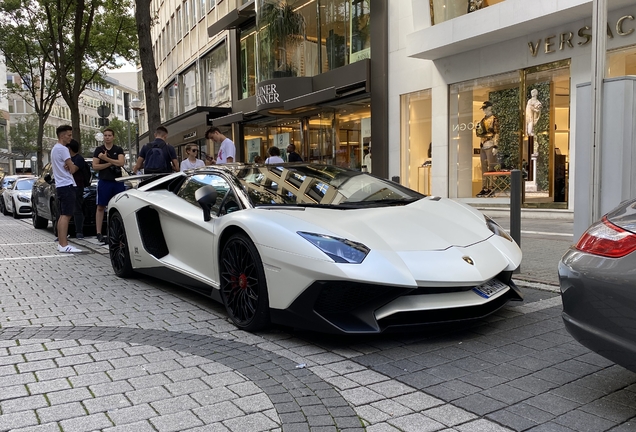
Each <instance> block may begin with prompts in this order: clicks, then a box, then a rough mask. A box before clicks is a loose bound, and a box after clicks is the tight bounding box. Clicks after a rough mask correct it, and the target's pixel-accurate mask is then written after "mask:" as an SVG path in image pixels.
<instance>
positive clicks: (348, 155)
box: [244, 99, 373, 172]
mask: <svg viewBox="0 0 636 432" xmlns="http://www.w3.org/2000/svg"><path fill="white" fill-rule="evenodd" d="M244 137H245V138H244V139H245V150H246V153H245V154H246V155H247V161H248V162H253V161H254V159H255V158H256V156H260V157H262V158H263V160H265V159H266V158H267V149H268V148H269V147H270V146H276V147H278V148H279V149H280V152H281V157H282V158H283V159H284V160H287V145H289V144H294V145H295V146H296V151H297V152H298V153H299V154H300V155H301V157H302V158H303V160H304V161H306V162H314V163H323V164H326V165H338V166H342V167H347V168H352V169H358V170H362V169H363V165H364V166H365V169H366V171H368V172H371V171H372V169H373V167H372V159H371V157H372V156H371V151H372V150H371V106H370V100H369V99H362V100H358V101H352V102H349V103H346V104H342V105H339V106H336V107H333V108H324V109H323V110H321V111H320V112H319V113H317V114H314V115H313V116H310V117H304V118H301V119H295V118H277V119H269V120H266V121H261V122H258V123H257V122H254V123H248V124H246V125H245V126H244Z"/></svg>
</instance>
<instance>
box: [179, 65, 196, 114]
mask: <svg viewBox="0 0 636 432" xmlns="http://www.w3.org/2000/svg"><path fill="white" fill-rule="evenodd" d="M180 80H181V86H180V89H181V91H182V94H181V100H182V101H183V110H182V112H187V111H190V110H191V109H193V108H196V106H197V100H198V95H197V72H196V68H195V67H194V66H193V67H191V68H190V69H188V70H187V71H186V72H185V73H184V74H183V75H181V77H180Z"/></svg>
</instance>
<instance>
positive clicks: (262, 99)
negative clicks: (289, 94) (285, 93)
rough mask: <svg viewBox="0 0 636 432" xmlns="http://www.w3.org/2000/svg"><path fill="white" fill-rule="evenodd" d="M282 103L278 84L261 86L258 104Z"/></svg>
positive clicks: (257, 95) (257, 98) (257, 99)
mask: <svg viewBox="0 0 636 432" xmlns="http://www.w3.org/2000/svg"><path fill="white" fill-rule="evenodd" d="M277 102H278V103H280V95H279V94H278V91H277V90H276V84H267V85H264V86H263V87H259V89H258V93H257V94H256V106H259V105H265V104H273V103H277Z"/></svg>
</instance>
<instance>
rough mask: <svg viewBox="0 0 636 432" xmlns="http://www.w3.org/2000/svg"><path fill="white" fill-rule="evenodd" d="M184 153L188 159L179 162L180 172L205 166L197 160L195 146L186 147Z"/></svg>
mask: <svg viewBox="0 0 636 432" xmlns="http://www.w3.org/2000/svg"><path fill="white" fill-rule="evenodd" d="M185 151H186V155H187V156H188V157H187V158H186V159H184V160H182V161H181V171H186V170H189V169H194V168H200V167H204V166H205V163H204V162H203V161H202V160H201V159H198V158H197V156H198V155H199V148H198V147H197V145H196V144H188V145H186V147H185Z"/></svg>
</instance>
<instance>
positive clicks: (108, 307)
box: [0, 216, 636, 432]
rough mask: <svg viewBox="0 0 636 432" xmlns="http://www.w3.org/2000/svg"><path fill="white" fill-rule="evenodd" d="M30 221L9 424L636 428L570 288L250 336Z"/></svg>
mask: <svg viewBox="0 0 636 432" xmlns="http://www.w3.org/2000/svg"><path fill="white" fill-rule="evenodd" d="M28 222H29V221H25V220H21V221H14V220H12V219H9V218H6V217H2V216H0V431H8V430H11V431H21V432H25V431H56V432H59V431H64V432H68V431H95V430H102V431H186V430H187V431H237V432H248V431H249V432H251V431H320V432H327V431H334V432H335V431H363V430H366V431H370V432H385V431H387V432H388V431H417V432H420V431H461V432H463V431H470V432H473V431H476V432H480V431H510V430H515V431H522V430H531V431H535V432H538V431H605V430H613V431H627V430H636V421H635V416H636V374H633V373H631V372H628V371H626V370H625V369H623V368H621V367H619V366H616V365H613V364H612V363H611V362H609V361H607V360H605V359H603V358H601V357H600V356H598V355H596V354H593V353H591V352H589V351H588V350H587V349H585V348H583V347H582V346H580V345H579V344H577V343H576V342H575V341H574V340H573V339H572V338H571V337H570V336H569V335H568V334H567V332H566V331H565V330H564V328H563V324H562V322H561V318H560V311H561V309H560V301H559V300H560V298H559V296H558V294H557V293H554V292H549V291H544V290H536V289H528V288H526V289H524V293H525V296H526V300H525V301H524V302H522V303H511V304H510V305H508V306H506V307H505V308H503V309H502V310H501V311H499V312H498V313H496V314H494V315H492V316H490V317H488V318H486V319H484V320H481V321H479V322H477V323H471V324H470V325H452V326H435V327H431V328H429V329H427V330H426V331H423V332H417V333H414V332H411V333H406V334H391V335H375V336H364V337H360V336H356V337H334V336H325V335H320V334H314V333H309V332H301V331H294V330H291V329H287V328H274V329H272V330H271V331H268V332H264V333H260V334H250V333H246V332H242V331H239V330H237V329H236V328H235V327H234V326H233V325H232V324H231V323H230V322H229V321H228V319H227V317H226V315H225V312H224V310H223V309H222V307H221V306H220V305H218V304H217V303H215V302H213V301H211V300H209V299H207V298H205V297H201V296H199V295H196V294H193V293H189V292H184V291H182V290H181V289H179V288H177V287H174V286H171V285H168V284H165V283H163V282H161V281H157V280H153V279H150V278H139V279H130V280H123V279H119V278H117V277H115V276H113V275H112V270H111V267H110V262H109V260H108V256H107V254H105V252H106V250H105V249H104V248H103V247H99V246H98V247H92V246H97V243H96V242H91V239H87V241H85V242H82V243H79V244H80V245H82V246H83V247H84V246H89V248H88V249H89V251H90V252H89V253H86V254H82V255H78V256H66V255H61V254H58V253H57V252H56V251H55V243H54V242H53V241H52V240H53V236H52V234H51V230H50V228H49V229H48V230H34V229H33V228H32V227H31V226H30V224H29V223H28ZM87 242H88V243H87ZM556 247H560V245H559V246H556Z"/></svg>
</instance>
